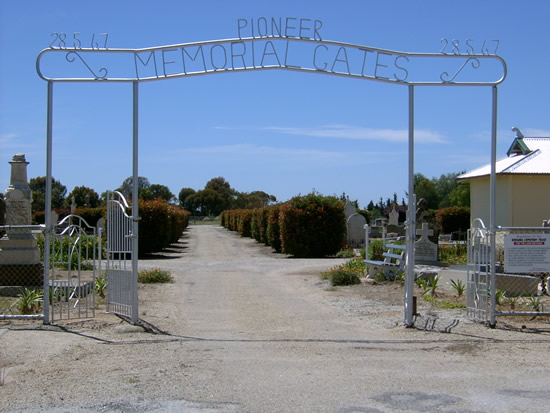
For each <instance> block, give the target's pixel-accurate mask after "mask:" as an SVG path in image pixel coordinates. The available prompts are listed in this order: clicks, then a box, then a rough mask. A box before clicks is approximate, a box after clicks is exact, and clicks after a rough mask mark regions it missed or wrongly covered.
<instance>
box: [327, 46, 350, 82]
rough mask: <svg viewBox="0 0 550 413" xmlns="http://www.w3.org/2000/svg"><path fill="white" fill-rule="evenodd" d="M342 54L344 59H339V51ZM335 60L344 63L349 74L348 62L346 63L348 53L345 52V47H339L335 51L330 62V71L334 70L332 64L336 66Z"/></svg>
mask: <svg viewBox="0 0 550 413" xmlns="http://www.w3.org/2000/svg"><path fill="white" fill-rule="evenodd" d="M342 52H343V54H344V57H345V59H339V56H340V53H342ZM336 62H342V63H345V64H346V67H347V69H348V75H351V72H350V70H349V63H348V54H347V53H346V48H345V47H340V48H339V49H338V53H336V57H335V58H334V62H333V63H332V67H331V68H330V71H331V72H334V66H336Z"/></svg>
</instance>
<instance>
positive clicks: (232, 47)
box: [231, 42, 246, 69]
mask: <svg viewBox="0 0 550 413" xmlns="http://www.w3.org/2000/svg"><path fill="white" fill-rule="evenodd" d="M237 45H242V47H243V52H242V53H241V54H238V53H235V50H234V49H235V46H237ZM245 53H246V44H244V42H233V43H231V67H232V68H233V69H235V57H237V56H240V57H241V59H242V62H243V65H242V67H243V68H244V69H246V62H245V60H244V55H245Z"/></svg>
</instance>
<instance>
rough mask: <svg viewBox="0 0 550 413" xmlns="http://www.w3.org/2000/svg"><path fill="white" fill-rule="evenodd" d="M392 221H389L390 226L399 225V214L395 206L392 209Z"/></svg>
mask: <svg viewBox="0 0 550 413" xmlns="http://www.w3.org/2000/svg"><path fill="white" fill-rule="evenodd" d="M389 215H390V219H389V221H388V225H395V226H397V225H399V212H397V211H396V210H395V206H394V207H393V208H392V210H391V212H390V214H389Z"/></svg>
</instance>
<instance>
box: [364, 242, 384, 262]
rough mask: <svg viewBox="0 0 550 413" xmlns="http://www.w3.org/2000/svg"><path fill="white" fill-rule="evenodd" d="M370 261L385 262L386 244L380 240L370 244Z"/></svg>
mask: <svg viewBox="0 0 550 413" xmlns="http://www.w3.org/2000/svg"><path fill="white" fill-rule="evenodd" d="M368 259H369V260H374V261H383V260H384V243H383V242H382V241H380V240H375V241H371V242H370V243H369V258H368Z"/></svg>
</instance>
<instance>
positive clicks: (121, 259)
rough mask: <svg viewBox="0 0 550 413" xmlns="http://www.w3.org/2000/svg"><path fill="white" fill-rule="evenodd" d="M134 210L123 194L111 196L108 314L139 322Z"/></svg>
mask: <svg viewBox="0 0 550 413" xmlns="http://www.w3.org/2000/svg"><path fill="white" fill-rule="evenodd" d="M129 210H130V207H129V206H128V203H127V202H126V199H125V198H124V196H123V195H122V194H121V193H120V192H116V191H115V192H108V195H107V250H106V253H107V311H109V312H112V313H115V314H119V315H121V316H124V317H128V318H130V319H131V321H132V323H136V322H137V319H138V297H137V257H136V256H135V255H136V254H135V251H134V243H135V242H136V240H137V234H136V233H135V230H134V219H133V218H132V216H129V215H128V214H127V212H126V211H129Z"/></svg>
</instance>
